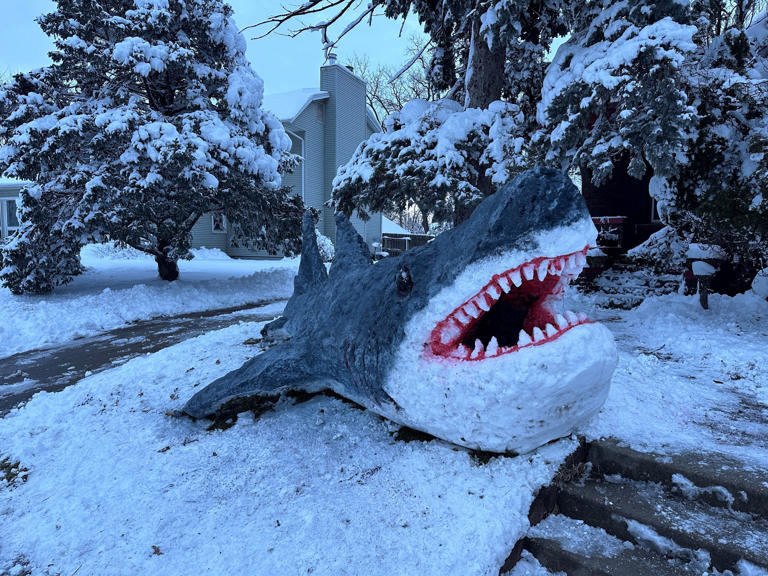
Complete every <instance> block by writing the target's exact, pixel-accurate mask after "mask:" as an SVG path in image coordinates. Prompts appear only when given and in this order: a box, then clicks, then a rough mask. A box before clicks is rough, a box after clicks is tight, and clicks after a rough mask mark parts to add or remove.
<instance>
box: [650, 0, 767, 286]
mask: <svg viewBox="0 0 768 576" xmlns="http://www.w3.org/2000/svg"><path fill="white" fill-rule="evenodd" d="M693 8H694V15H695V17H696V23H697V27H698V34H697V35H696V42H697V44H698V50H697V52H696V54H695V56H694V57H692V58H690V59H689V60H688V61H687V63H686V65H685V67H684V72H685V75H686V79H687V82H688V84H689V86H690V88H689V92H690V93H691V94H693V95H694V99H695V102H696V108H697V117H698V122H697V124H696V128H697V129H696V132H695V137H693V138H692V140H691V144H690V147H689V152H688V154H687V158H686V160H687V161H686V162H684V163H682V166H681V168H680V170H679V172H678V173H677V174H675V175H674V176H673V177H671V178H669V179H668V180H667V181H666V182H665V183H664V184H665V186H664V189H665V190H666V198H665V200H666V203H667V205H668V210H667V212H668V215H667V217H668V220H669V221H670V222H671V223H672V224H673V225H674V226H675V228H676V229H679V230H682V231H685V232H687V233H689V234H691V235H692V237H693V238H694V239H695V240H697V241H698V242H704V243H708V244H718V245H720V246H722V247H724V248H725V249H726V251H727V252H728V253H729V255H730V256H731V257H736V258H735V260H738V261H739V262H740V263H741V268H742V269H743V270H744V274H745V277H744V278H742V280H743V281H744V282H745V283H747V284H748V282H749V281H750V280H751V276H750V274H751V275H754V272H756V270H758V269H761V268H764V267H765V264H766V262H768V50H766V49H767V48H768V33H767V32H768V30H767V27H768V26H767V25H768V18H763V19H761V20H760V21H758V22H756V23H755V24H754V25H753V26H750V27H746V24H748V22H747V20H745V19H744V18H743V16H742V17H739V15H740V14H743V11H739V10H734V11H732V12H731V13H730V14H732V15H733V16H736V17H735V18H733V17H731V18H729V17H728V14H727V13H726V11H725V6H724V5H723V3H722V2H716V1H712V0H710V1H705V2H697V3H694V5H693ZM740 26H744V27H740Z"/></svg>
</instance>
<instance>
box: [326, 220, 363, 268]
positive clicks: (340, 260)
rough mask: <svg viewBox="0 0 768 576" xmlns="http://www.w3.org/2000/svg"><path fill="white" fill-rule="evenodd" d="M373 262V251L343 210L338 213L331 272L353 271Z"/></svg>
mask: <svg viewBox="0 0 768 576" xmlns="http://www.w3.org/2000/svg"><path fill="white" fill-rule="evenodd" d="M370 264H371V251H370V250H369V249H368V245H367V244H366V243H365V240H363V238H362V236H360V234H358V233H357V230H355V228H354V226H352V223H351V222H350V221H349V219H348V218H347V217H346V216H344V214H342V213H341V212H339V213H338V214H336V252H335V255H334V257H333V264H332V265H331V274H333V275H336V274H338V273H339V272H341V271H351V270H353V269H355V268H360V267H363V266H369V265H370Z"/></svg>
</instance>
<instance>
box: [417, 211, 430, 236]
mask: <svg viewBox="0 0 768 576" xmlns="http://www.w3.org/2000/svg"><path fill="white" fill-rule="evenodd" d="M419 212H421V227H422V228H424V234H429V213H428V212H426V211H424V210H419Z"/></svg>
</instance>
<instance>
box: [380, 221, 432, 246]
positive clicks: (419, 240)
mask: <svg viewBox="0 0 768 576" xmlns="http://www.w3.org/2000/svg"><path fill="white" fill-rule="evenodd" d="M433 239H434V236H433V235H431V234H416V233H414V232H409V231H408V230H406V229H405V228H403V227H402V226H400V225H399V224H397V223H396V222H393V221H392V220H390V219H389V218H386V217H384V216H382V218H381V249H382V251H383V252H384V253H386V254H388V255H389V256H397V255H398V254H402V253H403V252H405V251H406V250H410V249H411V248H416V247H418V246H424V245H425V244H427V243H428V242H430V241H432V240H433Z"/></svg>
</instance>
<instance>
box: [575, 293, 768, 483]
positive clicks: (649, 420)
mask: <svg viewBox="0 0 768 576" xmlns="http://www.w3.org/2000/svg"><path fill="white" fill-rule="evenodd" d="M589 298H591V297H587V296H582V295H578V294H571V295H569V299H574V300H576V301H580V304H579V305H580V306H582V307H584V308H587V307H588V306H589V305H588V303H587V300H588V299H589ZM593 304H594V302H593ZM709 304H710V309H709V310H708V311H706V312H705V311H703V310H702V309H701V307H700V306H699V304H698V299H697V298H696V297H695V296H682V295H680V294H667V295H665V296H660V297H655V296H653V297H648V298H646V300H645V301H644V302H643V303H642V304H641V305H640V306H638V307H637V308H635V309H634V310H631V311H628V312H625V313H622V314H621V316H620V317H616V310H602V311H601V310H600V309H594V310H593V311H592V312H591V313H590V317H592V318H595V319H598V320H599V319H600V318H601V316H602V317H607V318H606V320H607V321H606V322H605V323H606V325H607V326H608V327H609V328H610V329H611V331H612V332H613V333H614V335H615V337H616V341H617V343H618V345H619V364H618V367H617V368H616V372H615V373H614V376H613V380H612V382H611V391H610V393H609V395H608V399H607V401H606V403H605V406H604V407H603V410H602V412H601V413H600V414H599V415H598V416H597V417H595V418H594V419H593V420H592V421H591V422H590V423H589V424H587V425H586V426H585V427H584V428H583V432H584V433H585V434H586V435H587V438H588V439H596V438H601V437H613V438H617V439H618V440H620V441H621V442H623V443H625V444H627V445H628V446H630V447H631V448H633V449H635V450H639V451H650V452H656V453H659V454H662V455H663V454H675V453H680V452H685V451H691V452H701V451H704V452H708V453H716V452H721V453H726V454H728V455H729V456H730V457H732V458H736V459H739V460H741V461H743V462H744V463H745V465H746V466H747V467H750V466H757V467H759V468H760V469H763V468H764V467H765V436H766V434H768V422H766V421H765V406H766V405H768V385H766V379H765V374H764V369H763V368H764V366H766V365H768V334H767V333H766V331H765V319H766V318H768V302H766V301H765V300H763V299H761V298H759V297H757V296H756V295H754V294H752V293H747V294H742V295H738V296H734V297H728V296H723V295H719V294H711V295H710V300H709Z"/></svg>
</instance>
